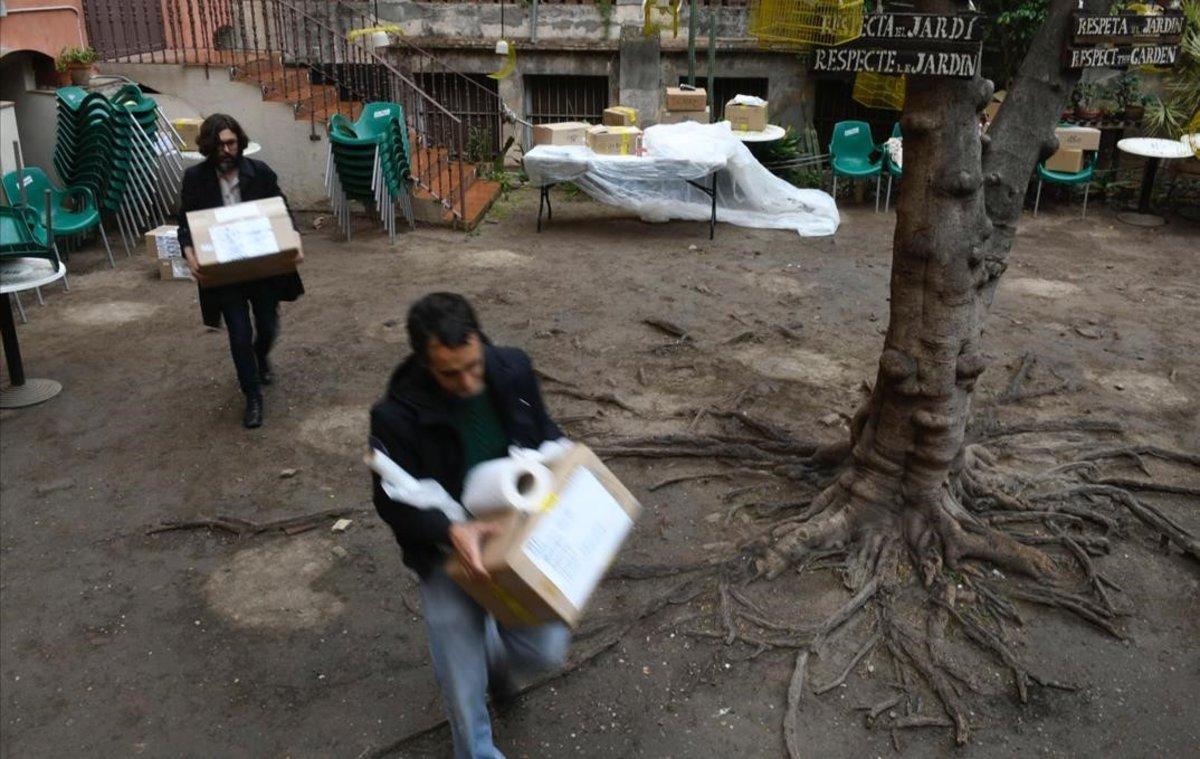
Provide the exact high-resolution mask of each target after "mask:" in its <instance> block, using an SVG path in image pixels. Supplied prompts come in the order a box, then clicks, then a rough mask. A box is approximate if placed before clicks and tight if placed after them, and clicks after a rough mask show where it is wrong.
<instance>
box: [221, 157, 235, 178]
mask: <svg viewBox="0 0 1200 759" xmlns="http://www.w3.org/2000/svg"><path fill="white" fill-rule="evenodd" d="M237 163H238V159H237V156H230V155H222V156H219V157H218V158H217V171H219V172H221V173H222V174H228V173H229V172H231V171H233V169H234V167H236V166H237Z"/></svg>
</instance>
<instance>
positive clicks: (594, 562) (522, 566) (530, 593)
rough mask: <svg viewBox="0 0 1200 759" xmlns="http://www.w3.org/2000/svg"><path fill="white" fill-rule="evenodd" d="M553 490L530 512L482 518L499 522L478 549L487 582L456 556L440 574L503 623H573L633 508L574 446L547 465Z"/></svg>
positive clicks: (608, 475) (599, 466) (624, 492)
mask: <svg viewBox="0 0 1200 759" xmlns="http://www.w3.org/2000/svg"><path fill="white" fill-rule="evenodd" d="M551 473H552V474H553V476H554V489H553V492H552V493H551V495H550V496H549V497H548V498H547V499H546V505H545V506H543V508H542V509H541V510H540V511H538V512H535V513H532V514H530V513H525V512H520V511H515V510H510V511H505V512H500V513H499V514H497V515H495V516H493V517H490V518H489V519H490V520H493V521H496V522H498V523H500V524H501V525H502V526H503V531H502V532H501V534H500V535H498V536H496V537H494V538H492V539H491V540H489V541H488V542H487V543H486V544H485V545H484V547H483V565H484V567H486V568H487V570H488V573H489V574H490V575H491V580H490V581H489V582H477V581H474V580H472V579H470V578H469V577H468V576H467V573H466V570H465V569H463V566H462V564H461V563H459V561H458V559H457V557H454V556H451V558H450V559H449V561H448V562H447V564H446V572H447V573H448V574H449V575H450V577H451V578H452V579H453V580H454V581H455V582H457V583H458V584H459V585H460V586H462V588H463V590H465V591H466V592H467V594H468V595H470V596H471V597H472V598H474V599H475V600H476V601H478V602H479V604H480V605H481V606H483V607H484V608H485V609H487V610H488V611H489V612H491V613H492V615H493V616H495V618H496V620H497V621H498V622H500V623H501V624H502V625H504V626H506V627H529V626H532V625H538V624H544V623H546V622H557V621H560V622H565V623H566V624H568V625H571V626H572V627H574V626H575V625H577V624H578V623H579V619H580V617H581V616H582V614H583V610H584V608H585V606H586V605H587V601H588V598H589V597H590V596H591V594H592V591H594V590H595V589H596V586H597V585H599V584H600V580H601V578H602V577H603V576H604V572H605V571H606V570H607V569H608V567H609V565H610V564H611V563H612V561H613V559H614V558H616V555H617V551H618V550H619V549H620V548H621V544H622V543H623V542H624V541H625V538H626V536H627V535H628V534H629V531H630V529H631V528H632V527H633V523H634V520H636V519H637V517H638V514H639V513H640V512H641V505H640V504H639V503H638V501H637V499H636V498H634V496H633V494H632V493H630V492H629V490H628V489H627V488H626V487H625V486H624V485H622V484H621V482H620V480H618V479H617V478H616V475H614V474H613V473H612V472H610V471H609V470H608V467H606V466H604V464H603V463H602V462H601V461H600V458H599V457H598V456H597V455H596V454H595V453H594V452H592V450H591V449H589V448H588V447H587V446H584V445H578V444H576V445H575V446H573V447H572V448H571V450H570V451H568V452H567V453H566V454H565V455H564V456H563V457H562V458H561V459H560V460H559V461H557V462H555V463H554V466H552V467H551Z"/></svg>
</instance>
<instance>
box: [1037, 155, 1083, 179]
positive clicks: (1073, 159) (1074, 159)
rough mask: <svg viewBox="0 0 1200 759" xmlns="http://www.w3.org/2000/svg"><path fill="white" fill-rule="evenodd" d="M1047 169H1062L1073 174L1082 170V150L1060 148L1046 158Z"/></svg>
mask: <svg viewBox="0 0 1200 759" xmlns="http://www.w3.org/2000/svg"><path fill="white" fill-rule="evenodd" d="M1046 170H1047V171H1062V172H1066V173H1068V174H1075V173H1077V172H1079V171H1082V170H1083V151H1082V150H1060V151H1058V152H1057V153H1055V154H1054V155H1052V156H1050V157H1049V158H1047V159H1046Z"/></svg>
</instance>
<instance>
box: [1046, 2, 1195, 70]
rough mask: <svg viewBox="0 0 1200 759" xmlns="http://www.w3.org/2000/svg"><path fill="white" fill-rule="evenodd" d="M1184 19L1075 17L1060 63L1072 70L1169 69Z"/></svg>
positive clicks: (1177, 15)
mask: <svg viewBox="0 0 1200 759" xmlns="http://www.w3.org/2000/svg"><path fill="white" fill-rule="evenodd" d="M1183 25H1184V17H1183V14H1182V13H1180V12H1168V13H1164V14H1162V15H1159V16H1134V15H1124V16H1106V15H1094V14H1090V13H1077V14H1075V22H1074V26H1073V27H1072V30H1071V31H1072V38H1071V39H1072V44H1071V46H1070V47H1069V48H1067V50H1066V51H1065V53H1064V60H1063V63H1064V64H1065V65H1066V66H1067V67H1069V68H1073V69H1083V68H1124V67H1126V66H1173V65H1175V62H1176V61H1177V60H1178V59H1179V41H1180V39H1182V37H1183Z"/></svg>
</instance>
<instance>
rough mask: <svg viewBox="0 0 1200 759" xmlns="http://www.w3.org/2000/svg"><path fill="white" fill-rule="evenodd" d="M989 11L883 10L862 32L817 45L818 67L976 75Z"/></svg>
mask: <svg viewBox="0 0 1200 759" xmlns="http://www.w3.org/2000/svg"><path fill="white" fill-rule="evenodd" d="M982 40H983V16H982V15H981V14H978V13H962V14H953V15H940V14H933V13H877V14H869V15H867V16H865V17H864V18H863V27H862V36H861V37H859V38H858V39H857V40H854V41H853V42H849V43H847V44H845V45H839V46H837V47H820V48H817V49H816V50H814V51H813V62H812V68H813V70H814V71H829V72H853V71H873V72H875V73H879V74H914V75H916V76H952V77H973V76H975V75H976V74H977V73H978V72H979V50H980V46H981V45H982Z"/></svg>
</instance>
